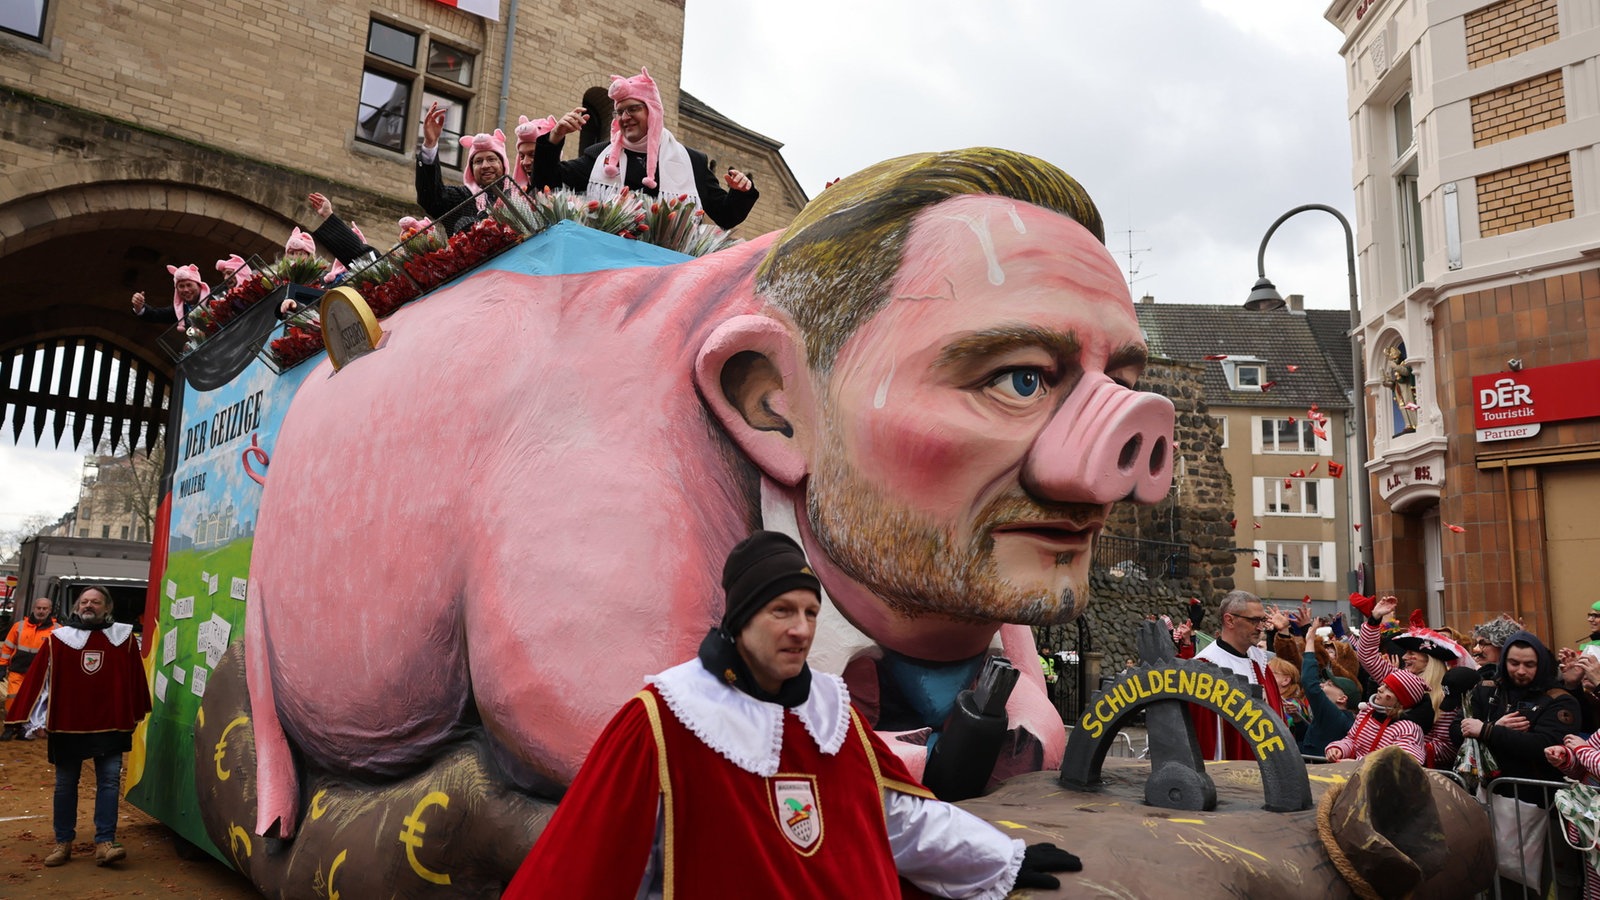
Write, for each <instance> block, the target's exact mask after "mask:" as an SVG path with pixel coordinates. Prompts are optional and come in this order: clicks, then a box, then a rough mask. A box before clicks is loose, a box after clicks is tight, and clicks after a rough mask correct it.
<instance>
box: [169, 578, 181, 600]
mask: <svg viewBox="0 0 1600 900" xmlns="http://www.w3.org/2000/svg"><path fill="white" fill-rule="evenodd" d="M177 598H178V583H177V582H176V581H168V582H167V599H168V600H176V599H177Z"/></svg>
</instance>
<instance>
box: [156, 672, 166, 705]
mask: <svg viewBox="0 0 1600 900" xmlns="http://www.w3.org/2000/svg"><path fill="white" fill-rule="evenodd" d="M156 699H157V700H160V701H161V702H162V703H165V702H167V676H165V675H163V674H161V673H160V672H157V673H156Z"/></svg>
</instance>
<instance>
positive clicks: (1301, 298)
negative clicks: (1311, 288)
mask: <svg viewBox="0 0 1600 900" xmlns="http://www.w3.org/2000/svg"><path fill="white" fill-rule="evenodd" d="M1305 311H1306V295H1305V294H1290V295H1289V312H1295V313H1303V312H1305Z"/></svg>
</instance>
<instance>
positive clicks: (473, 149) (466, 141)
mask: <svg viewBox="0 0 1600 900" xmlns="http://www.w3.org/2000/svg"><path fill="white" fill-rule="evenodd" d="M461 147H462V149H463V150H465V151H467V158H466V159H465V160H464V161H463V165H462V166H461V183H462V184H465V185H466V186H467V187H469V188H472V189H473V190H474V191H481V190H483V187H482V186H480V185H479V184H478V176H476V175H474V174H472V158H473V157H474V156H477V155H478V154H479V153H483V152H485V151H487V152H489V153H493V154H494V155H496V156H498V157H500V166H501V168H504V169H505V170H506V171H507V172H509V171H511V161H510V160H509V159H507V157H506V135H505V132H503V131H501V130H500V129H498V128H496V129H495V130H494V134H464V135H462V136H461Z"/></svg>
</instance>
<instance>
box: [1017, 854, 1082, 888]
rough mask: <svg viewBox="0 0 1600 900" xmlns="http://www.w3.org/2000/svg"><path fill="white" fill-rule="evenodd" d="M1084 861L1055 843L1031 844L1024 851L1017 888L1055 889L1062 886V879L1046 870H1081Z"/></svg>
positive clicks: (1018, 872)
mask: <svg viewBox="0 0 1600 900" xmlns="http://www.w3.org/2000/svg"><path fill="white" fill-rule="evenodd" d="M1081 871H1083V861H1082V860H1080V859H1078V858H1077V857H1076V856H1073V855H1072V854H1071V853H1068V852H1067V851H1065V850H1062V849H1061V848H1060V847H1057V846H1056V845H1055V844H1029V845H1028V849H1026V850H1024V851H1022V868H1021V869H1018V870H1017V883H1016V884H1014V885H1012V886H1011V887H1012V889H1013V890H1015V889H1016V888H1044V889H1052V890H1053V889H1055V888H1059V887H1061V879H1059V878H1057V877H1055V876H1054V875H1047V874H1045V873H1046V872H1081Z"/></svg>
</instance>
